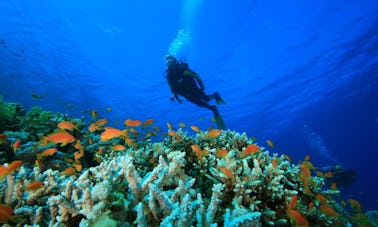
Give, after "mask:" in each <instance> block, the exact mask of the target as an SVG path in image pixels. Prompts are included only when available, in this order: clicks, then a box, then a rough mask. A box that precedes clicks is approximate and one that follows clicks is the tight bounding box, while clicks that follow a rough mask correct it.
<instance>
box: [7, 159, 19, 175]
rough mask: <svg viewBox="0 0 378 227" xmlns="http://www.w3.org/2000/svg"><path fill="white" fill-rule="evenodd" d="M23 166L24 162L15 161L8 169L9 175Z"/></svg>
mask: <svg viewBox="0 0 378 227" xmlns="http://www.w3.org/2000/svg"><path fill="white" fill-rule="evenodd" d="M21 165H22V161H21V160H15V161H13V162H11V163H10V164H9V166H8V168H7V170H8V173H13V172H14V171H16V170H17V169H18V168H20V166H21Z"/></svg>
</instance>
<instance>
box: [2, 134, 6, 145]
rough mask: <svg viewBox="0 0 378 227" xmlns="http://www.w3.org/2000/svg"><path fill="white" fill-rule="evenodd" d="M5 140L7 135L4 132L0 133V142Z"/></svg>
mask: <svg viewBox="0 0 378 227" xmlns="http://www.w3.org/2000/svg"><path fill="white" fill-rule="evenodd" d="M6 141H7V136H6V135H5V134H0V143H5V142H6Z"/></svg>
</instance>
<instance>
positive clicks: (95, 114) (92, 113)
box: [91, 110, 98, 119]
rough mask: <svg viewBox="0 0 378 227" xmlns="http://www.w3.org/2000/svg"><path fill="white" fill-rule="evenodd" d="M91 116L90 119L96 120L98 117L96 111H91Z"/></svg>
mask: <svg viewBox="0 0 378 227" xmlns="http://www.w3.org/2000/svg"><path fill="white" fill-rule="evenodd" d="M91 115H92V119H95V118H97V117H98V114H97V110H92V112H91Z"/></svg>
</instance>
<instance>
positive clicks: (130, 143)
mask: <svg viewBox="0 0 378 227" xmlns="http://www.w3.org/2000/svg"><path fill="white" fill-rule="evenodd" d="M125 142H126V143H127V144H128V145H130V146H132V145H133V143H134V142H133V140H132V139H130V138H128V137H126V138H125Z"/></svg>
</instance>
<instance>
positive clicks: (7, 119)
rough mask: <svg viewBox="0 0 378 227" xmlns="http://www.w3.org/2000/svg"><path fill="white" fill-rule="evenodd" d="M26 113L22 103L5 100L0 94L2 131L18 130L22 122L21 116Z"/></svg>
mask: <svg viewBox="0 0 378 227" xmlns="http://www.w3.org/2000/svg"><path fill="white" fill-rule="evenodd" d="M23 115H25V110H24V108H23V106H22V105H21V104H18V103H8V102H4V100H3V98H2V97H1V96H0V132H2V131H6V130H10V131H12V130H16V129H17V126H18V125H19V123H20V119H19V118H20V116H23Z"/></svg>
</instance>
